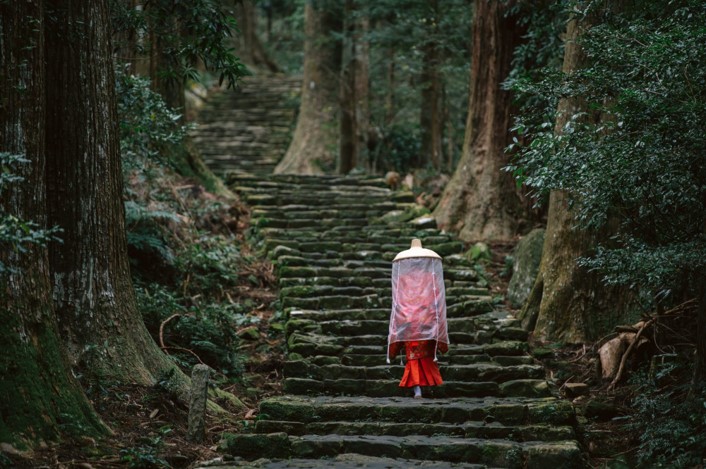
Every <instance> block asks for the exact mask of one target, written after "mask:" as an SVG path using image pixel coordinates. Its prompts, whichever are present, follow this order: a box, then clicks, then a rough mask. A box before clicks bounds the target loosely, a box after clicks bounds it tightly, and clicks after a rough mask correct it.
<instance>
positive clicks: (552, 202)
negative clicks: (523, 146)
mask: <svg viewBox="0 0 706 469" xmlns="http://www.w3.org/2000/svg"><path fill="white" fill-rule="evenodd" d="M587 23H588V20H582V21H579V20H577V19H576V18H573V19H572V20H571V21H570V22H569V24H568V26H567V32H566V45H565V49H564V63H563V67H562V69H563V72H564V73H567V74H570V73H572V72H573V71H574V70H577V69H579V68H580V67H581V66H582V63H583V61H584V56H583V54H582V51H581V47H580V46H579V45H578V44H577V39H578V38H579V37H580V34H581V31H582V29H583V28H585V27H586V25H587ZM583 108H584V104H583V103H581V102H580V101H579V100H578V99H573V98H565V99H562V100H561V101H560V102H559V105H558V108H557V120H556V122H555V127H554V132H555V133H556V134H559V133H561V132H562V129H563V128H564V126H565V124H566V123H567V122H568V121H569V120H570V119H571V118H572V116H574V115H575V114H576V113H578V112H580V111H581V110H582V109H583ZM575 224H576V220H575V218H574V212H573V210H572V209H571V207H570V206H569V194H567V193H566V192H565V191H560V190H554V191H552V192H551V194H550V197H549V213H548V216H547V229H546V233H545V235H544V247H543V249H542V260H541V263H540V267H539V273H538V275H537V280H536V282H535V285H534V287H533V289H532V292H531V293H530V297H529V299H528V301H527V303H526V304H525V306H524V308H523V310H522V311H521V313H520V319H522V321H523V325H524V326H525V327H527V328H529V329H533V330H534V337H535V338H536V339H538V340H544V341H559V342H565V343H581V342H586V341H591V340H596V339H598V338H600V337H601V336H602V335H604V334H606V333H608V332H610V331H611V330H612V328H613V327H614V326H615V325H616V324H619V323H621V322H622V321H623V320H625V317H624V315H625V311H627V309H628V308H629V306H630V303H631V301H630V300H631V296H630V295H628V294H627V292H626V291H624V290H622V289H620V288H616V287H607V286H605V285H603V284H602V282H601V280H600V276H599V275H598V274H597V273H593V272H588V270H587V269H585V268H582V267H579V266H578V265H577V260H578V258H580V257H582V256H587V255H590V253H591V250H592V249H593V248H594V247H595V246H596V244H597V243H598V242H599V241H605V240H607V238H608V232H609V231H610V230H611V227H607V228H605V230H603V232H600V233H598V232H590V231H586V230H580V229H577V228H575Z"/></svg>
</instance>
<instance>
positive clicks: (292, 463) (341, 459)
mask: <svg viewBox="0 0 706 469" xmlns="http://www.w3.org/2000/svg"><path fill="white" fill-rule="evenodd" d="M244 467H248V468H259V469H331V468H336V469H409V468H410V467H416V468H424V469H446V468H462V469H488V466H487V465H485V464H471V463H451V462H448V461H421V460H418V459H404V458H381V457H377V456H365V455H362V454H354V453H343V454H339V455H337V456H335V457H332V458H317V459H305V458H288V459H267V458H258V459H257V460H255V461H245V460H243V459H242V458H240V457H236V458H234V460H233V461H228V462H225V461H224V462H213V461H208V462H207V463H206V464H204V465H199V464H198V463H197V464H196V468H195V469H206V468H209V469H214V468H215V469H236V468H237V469H242V468H244Z"/></svg>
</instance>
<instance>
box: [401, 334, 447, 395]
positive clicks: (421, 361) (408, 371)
mask: <svg viewBox="0 0 706 469" xmlns="http://www.w3.org/2000/svg"><path fill="white" fill-rule="evenodd" d="M405 352H406V355H407V366H405V368H404V375H402V380H401V381H400V387H402V388H411V387H414V386H438V385H440V384H443V382H444V381H443V380H442V379H441V373H439V365H437V363H436V362H435V361H434V341H433V340H425V341H420V342H407V343H405Z"/></svg>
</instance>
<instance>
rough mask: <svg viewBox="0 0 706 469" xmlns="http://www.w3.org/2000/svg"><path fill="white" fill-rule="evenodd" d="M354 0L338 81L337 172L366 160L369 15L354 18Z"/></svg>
mask: <svg viewBox="0 0 706 469" xmlns="http://www.w3.org/2000/svg"><path fill="white" fill-rule="evenodd" d="M355 3H356V2H355V1H354V0H347V1H346V7H345V9H346V12H345V17H346V22H347V24H346V43H345V48H344V52H343V67H342V69H341V83H340V90H341V91H340V100H341V102H340V107H341V116H340V134H339V138H340V141H339V155H338V164H337V167H336V172H338V173H340V174H347V173H348V172H349V171H350V170H352V169H353V168H355V167H356V166H358V165H362V164H365V165H366V166H367V165H368V164H369V161H368V127H369V120H370V119H369V109H368V98H369V96H368V90H369V86H368V78H369V76H368V75H369V74H368V68H369V67H368V63H369V59H368V42H367V40H366V39H365V34H367V32H368V19H367V18H364V17H363V18H355V16H356V5H355Z"/></svg>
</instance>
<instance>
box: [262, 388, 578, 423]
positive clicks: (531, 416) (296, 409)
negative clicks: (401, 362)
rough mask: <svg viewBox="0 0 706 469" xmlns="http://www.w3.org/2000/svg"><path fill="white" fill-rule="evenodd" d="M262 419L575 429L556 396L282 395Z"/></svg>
mask: <svg viewBox="0 0 706 469" xmlns="http://www.w3.org/2000/svg"><path fill="white" fill-rule="evenodd" d="M259 413H260V416H261V418H260V419H262V416H263V415H266V416H267V418H268V419H271V420H287V421H295V422H304V423H312V422H329V421H342V420H345V421H359V420H363V421H370V422H409V423H419V422H430V423H431V422H433V423H452V424H462V423H465V422H472V421H473V422H497V423H499V424H502V425H538V424H551V425H574V424H575V421H576V416H575V414H574V411H573V407H572V405H571V403H570V402H568V401H565V400H561V399H556V398H553V397H545V398H527V397H513V398H511V397H505V398H503V397H486V398H473V397H470V398H469V397H466V398H463V397H461V398H454V399H421V400H419V399H412V398H411V397H378V398H375V397H361V396H351V397H334V396H317V397H311V396H286V395H285V396H276V397H271V398H268V399H265V400H264V401H262V402H261V404H260V409H259Z"/></svg>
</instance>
